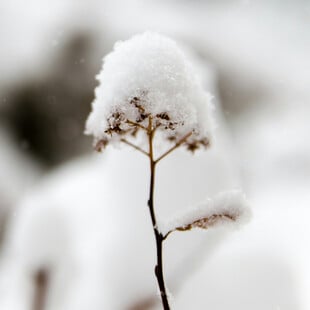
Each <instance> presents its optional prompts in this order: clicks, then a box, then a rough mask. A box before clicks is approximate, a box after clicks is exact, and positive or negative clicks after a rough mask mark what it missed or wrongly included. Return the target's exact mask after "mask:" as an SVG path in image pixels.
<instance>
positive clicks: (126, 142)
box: [121, 139, 149, 156]
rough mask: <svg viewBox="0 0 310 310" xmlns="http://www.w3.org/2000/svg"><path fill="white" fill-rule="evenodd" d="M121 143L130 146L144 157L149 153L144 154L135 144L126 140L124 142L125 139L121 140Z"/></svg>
mask: <svg viewBox="0 0 310 310" xmlns="http://www.w3.org/2000/svg"><path fill="white" fill-rule="evenodd" d="M121 142H123V143H125V144H127V145H129V146H131V147H132V148H134V149H135V150H137V151H139V152H141V153H143V154H144V155H146V156H149V153H148V152H145V151H144V150H143V149H141V148H140V147H139V146H137V145H135V144H133V143H131V142H129V141H128V140H126V139H121Z"/></svg>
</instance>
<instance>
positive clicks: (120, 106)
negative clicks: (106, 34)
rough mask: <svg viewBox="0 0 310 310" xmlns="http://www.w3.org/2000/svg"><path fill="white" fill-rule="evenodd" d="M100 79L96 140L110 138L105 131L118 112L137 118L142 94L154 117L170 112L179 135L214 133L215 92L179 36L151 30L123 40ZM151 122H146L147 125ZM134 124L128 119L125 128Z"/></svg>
mask: <svg viewBox="0 0 310 310" xmlns="http://www.w3.org/2000/svg"><path fill="white" fill-rule="evenodd" d="M97 79H98V81H99V86H98V87H97V88H96V91H95V95H96V98H95V100H94V102H93V110H92V113H91V114H90V116H89V118H88V120H87V125H86V133H87V134H92V135H94V136H95V138H96V140H100V139H102V138H108V139H110V135H108V134H107V133H105V131H106V130H107V129H108V128H109V123H108V119H110V118H111V115H112V114H113V113H114V112H121V113H123V114H124V117H125V119H129V120H131V121H134V122H135V121H136V119H137V118H138V113H139V112H138V110H137V108H136V107H135V106H134V105H133V104H130V101H131V100H132V99H133V98H135V97H136V98H140V99H141V101H140V102H139V104H141V105H142V106H143V108H144V109H145V111H146V113H150V114H151V115H152V116H153V117H156V115H158V114H161V113H166V114H168V115H169V118H170V120H169V122H172V123H173V124H174V125H175V126H174V127H175V129H174V130H173V135H176V136H182V135H184V134H186V133H188V132H191V131H193V130H194V131H195V132H197V133H198V134H199V135H201V136H202V137H205V136H207V135H208V131H209V127H210V121H209V116H210V115H209V114H210V112H209V109H210V100H211V96H210V94H208V93H206V92H205V91H204V89H203V88H202V85H201V82H200V81H199V79H198V76H197V74H195V72H194V70H193V68H192V66H191V64H190V62H189V61H188V59H187V58H186V56H185V54H184V53H183V52H182V50H181V49H180V48H179V47H178V46H177V44H176V43H175V42H174V41H173V40H171V39H169V38H167V37H165V36H163V35H160V34H157V33H154V32H145V33H143V34H138V35H135V36H133V37H132V38H131V39H129V40H127V41H123V42H117V43H116V44H115V46H114V50H113V52H111V53H110V54H108V55H107V56H106V57H105V58H104V64H103V69H102V71H101V72H100V74H99V75H98V76H97ZM147 121H148V120H147V119H145V120H144V123H143V122H142V123H141V124H144V125H147ZM128 128H130V126H129V125H128V124H126V123H125V122H123V123H122V129H124V130H126V129H128ZM169 131H170V130H169ZM169 134H170V135H171V132H169Z"/></svg>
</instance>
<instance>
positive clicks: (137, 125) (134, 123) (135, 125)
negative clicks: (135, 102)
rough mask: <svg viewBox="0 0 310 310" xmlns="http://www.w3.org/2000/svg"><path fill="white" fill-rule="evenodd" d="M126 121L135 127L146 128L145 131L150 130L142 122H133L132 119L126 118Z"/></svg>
mask: <svg viewBox="0 0 310 310" xmlns="http://www.w3.org/2000/svg"><path fill="white" fill-rule="evenodd" d="M126 123H127V124H129V125H131V126H134V127H139V128H141V129H143V130H145V131H147V130H148V129H147V128H146V127H144V126H142V125H141V124H139V123H136V122H133V121H131V120H129V119H127V120H126Z"/></svg>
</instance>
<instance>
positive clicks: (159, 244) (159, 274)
mask: <svg viewBox="0 0 310 310" xmlns="http://www.w3.org/2000/svg"><path fill="white" fill-rule="evenodd" d="M147 134H148V142H149V158H150V170H151V176H150V194H149V201H148V206H149V210H150V216H151V220H152V225H153V230H154V235H155V239H156V250H157V265H156V266H155V275H156V278H157V282H158V287H159V291H160V296H161V301H162V305H163V307H164V310H170V307H169V302H168V296H167V292H166V287H165V281H164V275H163V259H162V248H163V241H164V237H163V235H162V234H161V233H160V232H159V230H158V228H157V222H156V216H155V212H154V187H155V164H156V163H155V161H154V157H153V138H154V129H153V120H152V117H151V116H149V125H148V131H147Z"/></svg>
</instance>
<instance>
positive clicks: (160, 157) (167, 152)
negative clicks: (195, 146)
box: [155, 132, 192, 164]
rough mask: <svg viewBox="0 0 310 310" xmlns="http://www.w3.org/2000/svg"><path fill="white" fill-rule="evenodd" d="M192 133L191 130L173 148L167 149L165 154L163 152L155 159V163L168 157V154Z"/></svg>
mask: <svg viewBox="0 0 310 310" xmlns="http://www.w3.org/2000/svg"><path fill="white" fill-rule="evenodd" d="M191 135H192V132H189V133H188V134H186V135H185V136H184V137H183V138H181V139H180V140H179V141H178V142H177V143H176V144H175V145H174V146H173V147H172V148H170V149H169V150H168V151H166V152H165V153H164V154H162V155H161V156H159V157H158V158H157V159H156V160H155V164H157V163H158V162H159V161H161V160H162V159H163V158H164V157H166V156H167V155H169V154H170V153H171V152H172V151H174V150H175V149H176V148H178V147H179V146H180V145H182V144H183V143H184V142H185V141H186V140H187V139H188V138H189V137H190V136H191Z"/></svg>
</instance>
